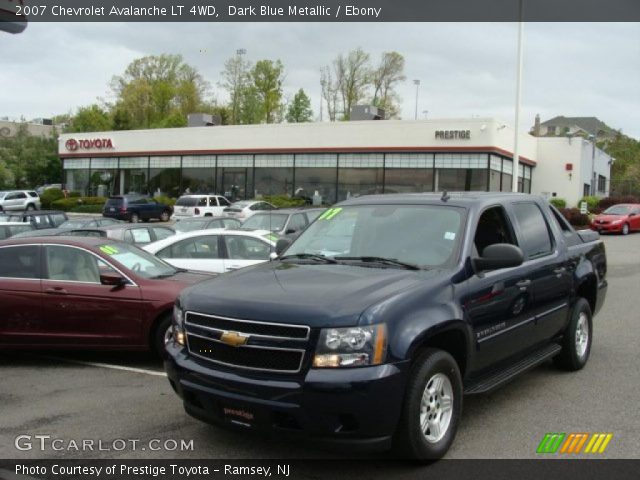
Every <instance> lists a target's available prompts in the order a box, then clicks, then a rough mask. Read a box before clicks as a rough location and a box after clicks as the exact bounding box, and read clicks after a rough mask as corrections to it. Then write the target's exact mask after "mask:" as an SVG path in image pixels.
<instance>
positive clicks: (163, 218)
mask: <svg viewBox="0 0 640 480" xmlns="http://www.w3.org/2000/svg"><path fill="white" fill-rule="evenodd" d="M169 218H171V214H170V213H169V212H167V211H164V212H162V213H161V214H160V221H161V222H168V221H169Z"/></svg>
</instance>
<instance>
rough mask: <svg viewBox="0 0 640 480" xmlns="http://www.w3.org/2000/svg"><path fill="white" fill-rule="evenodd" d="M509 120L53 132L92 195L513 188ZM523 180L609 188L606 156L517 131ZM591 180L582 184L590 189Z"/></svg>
mask: <svg viewBox="0 0 640 480" xmlns="http://www.w3.org/2000/svg"><path fill="white" fill-rule="evenodd" d="M513 142H514V132H513V129H512V128H511V127H510V126H508V125H505V124H504V123H502V122H500V121H498V120H495V119H490V118H472V119H434V120H420V121H400V120H398V121H393V120H389V121H353V122H338V123H299V124H271V125H235V126H207V127H185V128H171V129H154V130H128V131H113V132H91V133H74V134H64V135H61V136H60V144H59V153H60V157H61V159H62V160H63V168H64V181H65V184H66V188H67V190H69V191H80V192H82V193H84V194H87V195H109V194H111V195H113V194H124V193H131V192H135V193H148V194H153V195H155V194H158V193H162V194H165V195H168V196H171V197H177V196H179V195H181V194H183V193H184V192H191V193H209V192H215V193H221V194H224V195H227V196H228V197H233V198H234V199H244V198H260V197H261V196H264V195H290V196H293V195H298V196H305V197H312V196H314V194H315V193H316V192H317V193H318V195H320V196H321V198H322V202H323V203H325V204H331V203H334V202H336V201H340V200H344V199H346V198H349V197H351V196H357V195H365V194H371V193H397V192H430V191H442V190H447V191H470V190H472V191H511V185H512V175H513V174H514V166H513V161H512V158H513ZM519 152H520V162H519V165H518V168H517V170H518V172H517V173H518V188H519V190H520V191H524V192H530V193H538V194H543V195H545V196H547V197H552V196H557V197H561V198H565V199H566V200H567V201H568V203H570V204H575V203H576V202H577V201H578V200H579V198H580V197H582V195H583V194H584V192H585V191H588V189H589V186H590V184H591V181H590V179H591V172H592V165H593V171H594V175H593V178H595V182H596V183H597V185H596V186H597V192H598V195H601V196H606V195H607V194H608V190H609V179H610V170H611V161H612V160H611V158H610V157H609V156H607V155H606V154H605V153H604V152H601V151H600V150H598V149H592V148H591V143H590V142H588V141H586V140H583V139H582V138H547V137H534V136H532V135H529V134H524V133H523V134H520V137H519ZM585 189H586V190H585Z"/></svg>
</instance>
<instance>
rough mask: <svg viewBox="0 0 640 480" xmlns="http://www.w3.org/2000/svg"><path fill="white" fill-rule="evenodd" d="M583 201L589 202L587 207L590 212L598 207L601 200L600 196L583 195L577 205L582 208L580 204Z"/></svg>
mask: <svg viewBox="0 0 640 480" xmlns="http://www.w3.org/2000/svg"><path fill="white" fill-rule="evenodd" d="M582 202H587V209H588V210H589V211H590V212H593V211H595V210H596V209H597V208H598V203H599V202H600V197H593V196H586V197H582V198H581V199H580V201H579V202H578V205H576V207H578V208H580V204H581V203H582Z"/></svg>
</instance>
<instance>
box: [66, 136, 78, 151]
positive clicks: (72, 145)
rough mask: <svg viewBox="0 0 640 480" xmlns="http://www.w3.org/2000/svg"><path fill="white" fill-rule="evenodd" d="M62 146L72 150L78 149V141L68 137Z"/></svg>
mask: <svg viewBox="0 0 640 480" xmlns="http://www.w3.org/2000/svg"><path fill="white" fill-rule="evenodd" d="M64 146H65V147H66V148H67V150H70V151H72V152H74V151H76V150H77V149H78V141H77V140H75V139H73V138H70V139H69V140H67V141H66V142H65V143H64Z"/></svg>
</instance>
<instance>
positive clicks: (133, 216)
mask: <svg viewBox="0 0 640 480" xmlns="http://www.w3.org/2000/svg"><path fill="white" fill-rule="evenodd" d="M129 221H130V222H131V223H138V222H139V221H140V215H138V214H137V213H132V214H131V215H129Z"/></svg>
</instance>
